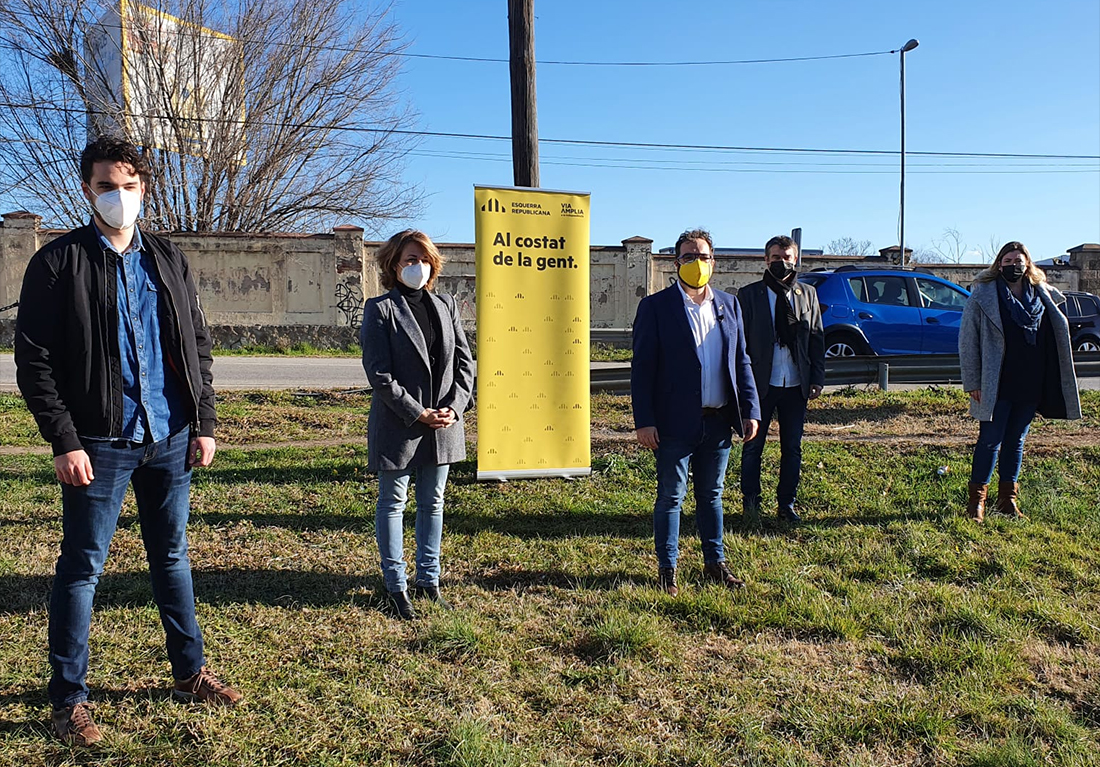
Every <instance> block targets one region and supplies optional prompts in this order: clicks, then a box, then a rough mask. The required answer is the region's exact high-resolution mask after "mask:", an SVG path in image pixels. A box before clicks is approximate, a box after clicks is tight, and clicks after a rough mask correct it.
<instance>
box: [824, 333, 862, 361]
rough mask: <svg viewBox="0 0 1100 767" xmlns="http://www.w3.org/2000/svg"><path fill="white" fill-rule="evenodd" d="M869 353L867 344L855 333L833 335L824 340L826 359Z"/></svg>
mask: <svg viewBox="0 0 1100 767" xmlns="http://www.w3.org/2000/svg"><path fill="white" fill-rule="evenodd" d="M870 353H871V350H870V349H868V348H867V344H866V343H865V342H864V340H863V339H862V338H860V337H859V336H857V335H856V334H855V333H834V334H833V335H831V336H829V337H828V338H826V339H825V356H826V357H855V356H856V355H857V354H870Z"/></svg>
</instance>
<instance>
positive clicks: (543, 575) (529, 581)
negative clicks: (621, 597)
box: [463, 569, 657, 592]
mask: <svg viewBox="0 0 1100 767" xmlns="http://www.w3.org/2000/svg"><path fill="white" fill-rule="evenodd" d="M656 577H657V576H656V572H654V575H653V577H640V576H638V575H636V574H634V573H629V572H627V571H625V570H614V571H607V572H602V573H599V574H592V575H573V574H569V573H563V572H560V571H556V570H519V569H516V570H507V571H498V572H494V573H492V574H485V575H474V576H472V577H470V578H466V579H464V580H463V583H465V584H469V585H471V586H478V587H480V588H482V589H485V590H486V591H494V592H496V591H517V592H522V591H529V590H539V589H544V588H556V589H563V590H566V591H579V590H581V589H584V590H590V591H615V590H617V589H620V588H622V587H623V586H641V585H653V584H654V583H655V582H656Z"/></svg>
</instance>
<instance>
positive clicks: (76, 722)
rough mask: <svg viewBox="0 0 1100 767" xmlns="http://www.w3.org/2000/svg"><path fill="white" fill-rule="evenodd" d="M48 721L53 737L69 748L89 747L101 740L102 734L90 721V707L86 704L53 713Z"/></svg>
mask: <svg viewBox="0 0 1100 767" xmlns="http://www.w3.org/2000/svg"><path fill="white" fill-rule="evenodd" d="M50 719H51V720H52V721H53V732H54V735H56V736H57V737H58V738H60V739H61V741H62V742H64V743H67V744H69V745H70V746H90V745H92V744H93V743H98V742H99V741H101V740H103V733H101V732H100V731H99V728H98V727H96V726H95V722H94V721H92V712H91V707H90V706H89V705H88V704H87V703H77V704H76V705H75V706H69V707H68V708H62V709H59V710H57V711H54V712H53V714H52V715H51V716H50Z"/></svg>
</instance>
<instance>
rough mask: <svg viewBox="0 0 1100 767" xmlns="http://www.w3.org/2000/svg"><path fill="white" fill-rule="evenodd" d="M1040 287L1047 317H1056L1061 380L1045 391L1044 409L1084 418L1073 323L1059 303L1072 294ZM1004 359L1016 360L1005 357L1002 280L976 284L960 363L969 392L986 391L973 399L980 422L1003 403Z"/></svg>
mask: <svg viewBox="0 0 1100 767" xmlns="http://www.w3.org/2000/svg"><path fill="white" fill-rule="evenodd" d="M1036 287H1037V288H1038V290H1039V297H1040V299H1041V300H1042V302H1043V307H1044V309H1045V314H1046V317H1045V321H1049V322H1050V325H1051V329H1052V330H1053V331H1054V334H1053V335H1054V341H1055V344H1056V346H1057V349H1058V371H1057V373H1058V379H1059V385H1058V386H1048V387H1047V390H1046V391H1044V394H1043V401H1042V402H1040V403H1039V410H1038V412H1039V413H1040V414H1041V415H1043V416H1045V417H1047V418H1067V419H1070V420H1073V419H1077V418H1080V417H1081V400H1080V398H1079V396H1078V394H1077V376H1076V375H1075V374H1074V372H1073V350H1072V347H1071V345H1070V335H1069V322H1068V321H1067V320H1066V316H1065V315H1064V314H1062V312H1061V311H1060V310H1059V308H1058V305H1059V304H1063V303H1065V301H1066V297H1065V296H1063V295H1062V294H1061V292H1060V291H1059V290H1058V289H1057V288H1055V287H1052V286H1050V285H1048V284H1046V283H1040V284H1039V285H1037V286H1036ZM1004 364H1012V361H1011V360H1008V361H1007V363H1006V360H1005V336H1004V328H1003V327H1002V326H1001V309H1000V306H999V299H998V298H997V283H996V281H993V282H978V283H975V284H974V289H973V291H972V292H971V293H970V300H968V301H967V302H966V307H965V308H964V309H963V316H962V324H961V325H960V326H959V366H960V368H961V369H962V386H963V391H968V392H970V391H980V392H981V393H982V401H981V402H975V401H974V399H973V398H971V400H970V415H972V416H973V417H974V418H977V419H978V420H979V421H991V420H993V406H994V405H996V404H997V392H998V390H999V389H1000V384H1001V367H1002V365H1004ZM1052 372H1053V371H1052ZM1048 380H1050V378H1049V377H1048ZM1051 389H1053V391H1051Z"/></svg>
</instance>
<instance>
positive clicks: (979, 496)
mask: <svg viewBox="0 0 1100 767" xmlns="http://www.w3.org/2000/svg"><path fill="white" fill-rule="evenodd" d="M968 487H969V488H970V499H969V500H968V501H967V502H966V514H967V516H968V517H970V518H971V519H973V520H974V521H975V522H981V521H983V520H984V519H985V496H986V493H987V492H989V485H979V484H978V483H977V482H971V483H970V484H969V485H968Z"/></svg>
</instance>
